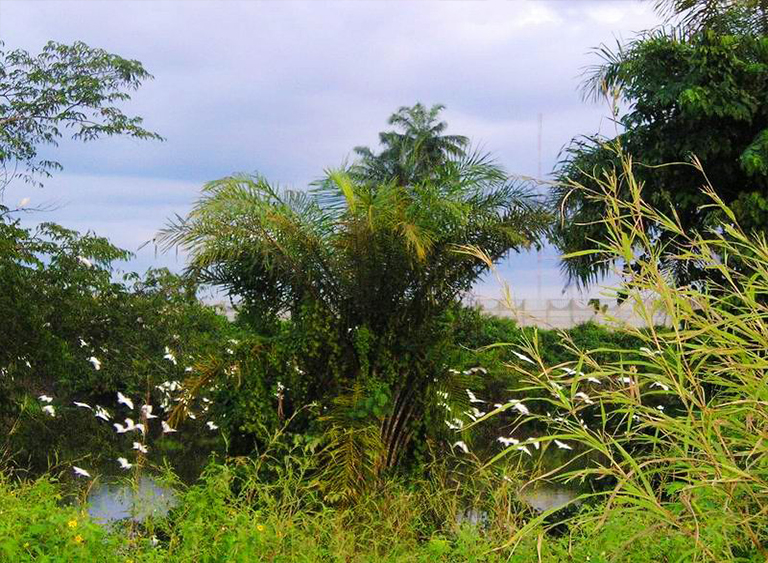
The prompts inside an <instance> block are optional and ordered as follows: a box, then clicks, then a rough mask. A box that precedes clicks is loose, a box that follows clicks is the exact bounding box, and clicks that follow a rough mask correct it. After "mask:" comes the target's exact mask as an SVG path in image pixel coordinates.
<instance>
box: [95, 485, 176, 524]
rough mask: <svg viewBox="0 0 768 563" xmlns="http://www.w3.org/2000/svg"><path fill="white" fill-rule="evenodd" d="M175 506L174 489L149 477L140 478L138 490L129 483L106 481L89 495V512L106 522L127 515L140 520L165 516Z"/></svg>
mask: <svg viewBox="0 0 768 563" xmlns="http://www.w3.org/2000/svg"><path fill="white" fill-rule="evenodd" d="M175 505H176V495H175V494H174V492H173V490H172V489H171V488H169V487H165V486H163V485H160V484H158V483H157V482H156V481H155V480H154V479H152V478H151V477H149V476H142V477H140V478H139V484H138V487H136V489H135V490H134V487H133V486H131V485H129V484H125V483H102V484H97V485H96V486H95V487H94V488H93V489H92V490H91V493H90V495H88V514H89V515H90V516H91V517H92V518H93V519H94V520H95V521H97V522H99V523H102V524H107V523H110V522H115V521H117V520H122V519H124V518H130V519H132V520H135V521H137V522H138V521H141V520H145V519H146V518H148V517H150V516H165V515H166V514H168V511H169V510H170V509H171V508H173V507H174V506H175Z"/></svg>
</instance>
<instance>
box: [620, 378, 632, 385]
mask: <svg viewBox="0 0 768 563" xmlns="http://www.w3.org/2000/svg"><path fill="white" fill-rule="evenodd" d="M619 381H620V382H621V383H625V384H626V385H632V378H631V377H620V378H619Z"/></svg>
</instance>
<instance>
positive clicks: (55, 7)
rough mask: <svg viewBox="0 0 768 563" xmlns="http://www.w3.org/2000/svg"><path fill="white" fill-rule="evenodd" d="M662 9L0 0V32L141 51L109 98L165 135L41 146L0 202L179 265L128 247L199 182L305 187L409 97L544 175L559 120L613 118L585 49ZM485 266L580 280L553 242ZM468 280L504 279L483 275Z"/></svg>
mask: <svg viewBox="0 0 768 563" xmlns="http://www.w3.org/2000/svg"><path fill="white" fill-rule="evenodd" d="M659 23H660V21H659V19H658V17H657V16H656V15H655V14H654V13H653V11H652V3H651V2H647V1H646V2H634V1H628V0H624V1H611V0H602V1H590V0H572V1H568V0H556V1H545V0H537V1H528V0H511V1H505V2H493V1H487V2H482V1H465V2H461V1H425V0H414V1H410V2H409V1H404V0H400V1H383V0H381V1H370V0H369V1H350V0H348V1H343V2H341V1H334V2H330V1H323V0H314V1H309V2H300V1H298V0H291V1H284V2H277V1H267V2H257V1H235V0H219V1H201V0H168V1H154V0H140V1H115V0H110V1H100V0H86V1H77V0H63V1H47V0H0V39H1V40H2V41H4V42H5V49H6V50H11V49H17V48H21V49H25V50H27V51H29V52H31V53H37V52H39V51H40V49H41V48H42V46H43V45H44V44H45V43H46V42H47V41H49V40H54V41H58V42H62V43H72V42H73V41H84V42H85V43H87V44H88V45H90V46H92V47H100V48H103V49H105V50H107V51H109V52H112V53H115V54H118V55H120V56H122V57H124V58H129V59H136V60H139V61H141V62H142V64H143V65H144V67H145V68H146V69H147V70H148V71H149V72H150V73H151V74H152V75H153V76H154V79H153V80H150V81H148V82H146V83H144V84H143V85H142V87H141V88H140V89H139V90H138V91H136V92H132V93H131V97H132V99H131V100H130V101H129V102H127V103H125V104H123V105H122V106H121V107H122V109H123V110H124V111H125V112H126V113H128V114H135V115H140V116H142V117H143V118H144V125H145V126H146V128H148V129H150V130H153V131H156V132H158V133H160V134H161V135H162V136H163V137H165V138H166V140H165V141H164V142H155V141H139V140H134V139H126V138H107V139H100V140H97V141H94V142H89V143H81V142H74V141H71V140H67V139H62V141H61V142H60V144H59V146H58V147H56V148H55V150H51V149H47V150H45V151H44V154H45V155H47V156H51V157H53V158H54V159H55V160H57V161H59V162H60V163H61V164H62V165H63V167H64V170H63V171H62V172H58V173H56V174H55V175H54V177H53V178H51V179H48V180H45V182H44V184H45V185H44V187H43V188H34V187H31V186H29V185H26V184H15V185H12V186H10V187H9V188H8V190H7V191H6V194H5V202H4V203H5V204H6V205H9V206H12V205H13V204H14V203H16V202H17V201H20V200H21V199H22V198H25V197H29V198H30V199H31V203H30V206H49V207H51V209H50V210H49V211H46V212H35V213H29V214H26V215H25V216H24V217H23V221H24V222H25V223H26V224H33V223H35V222H39V221H43V220H44V221H56V222H59V223H61V224H62V225H64V226H66V227H69V228H72V229H75V230H79V231H81V232H85V231H88V230H91V231H95V232H96V233H97V234H99V235H102V236H106V237H108V238H109V239H110V240H111V241H112V242H113V243H114V244H116V245H117V246H120V247H122V248H126V249H128V250H131V251H133V252H135V258H134V259H133V260H132V261H131V262H130V263H129V264H127V265H123V266H122V267H123V268H124V269H128V270H136V271H139V272H143V271H144V270H146V269H147V268H149V267H159V266H167V267H169V268H171V269H174V270H179V271H180V270H181V269H183V267H184V256H183V255H182V254H177V253H173V252H171V253H169V254H158V253H157V252H155V250H154V248H153V247H152V246H151V245H148V246H144V247H143V248H142V249H139V247H140V246H141V245H142V243H144V242H146V241H148V240H150V239H152V237H153V236H154V234H155V233H156V232H157V230H158V229H160V228H162V227H163V225H164V224H165V223H166V221H167V220H168V219H169V218H171V217H173V216H174V215H175V214H180V215H184V214H185V213H186V212H187V211H188V210H189V209H190V207H191V205H192V204H193V202H194V201H195V199H196V198H197V197H198V195H199V193H200V188H201V186H202V185H203V184H204V183H205V182H207V181H210V180H214V179H217V178H221V177H223V176H226V175H229V174H232V173H236V172H258V173H260V174H263V175H264V176H266V177H267V178H269V179H270V180H271V181H272V182H274V183H277V184H280V185H282V186H285V187H290V188H296V189H302V188H305V187H306V186H307V185H308V184H309V183H310V182H311V181H312V180H314V179H316V178H318V177H319V176H321V175H322V173H323V170H324V169H326V168H328V167H335V166H338V165H340V164H342V163H343V162H345V161H349V160H350V159H351V157H352V149H353V147H355V146H358V145H368V146H371V147H375V146H376V142H377V133H378V132H379V131H382V130H385V129H386V128H387V125H386V120H387V117H388V116H389V115H390V114H391V113H393V112H394V111H396V110H397V108H399V107H400V106H403V105H413V104H414V103H416V102H422V103H424V104H427V105H431V104H434V103H441V104H444V105H445V106H446V110H445V111H444V112H443V116H442V117H443V119H444V120H445V121H447V122H448V124H449V128H448V132H449V133H455V134H462V135H466V136H468V137H470V139H472V141H473V144H474V145H476V146H479V147H481V148H483V149H484V150H486V151H489V152H491V153H493V155H494V156H495V157H496V159H497V161H498V162H499V163H500V164H501V165H503V166H504V168H505V169H506V170H507V171H508V172H509V173H511V174H514V175H517V176H520V177H536V176H537V174H538V170H539V168H540V169H541V170H542V175H543V176H545V177H546V176H547V175H548V174H549V173H550V172H551V171H552V169H553V167H554V165H555V163H556V162H557V160H558V155H559V153H560V151H561V149H562V148H563V147H564V146H565V145H567V143H568V142H569V141H570V140H571V139H572V138H574V137H576V136H578V135H583V134H595V133H598V132H601V133H604V134H608V135H610V134H611V132H612V131H613V130H614V125H613V124H612V123H611V121H610V120H609V119H608V116H609V115H610V111H609V107H608V105H607V104H606V103H604V102H593V101H585V100H584V99H583V98H582V96H581V93H580V90H579V86H580V84H581V82H582V80H583V72H584V71H585V69H586V68H587V67H589V66H590V65H594V64H597V63H599V58H598V57H597V56H596V55H595V54H594V53H593V52H592V50H593V49H594V48H595V47H598V46H599V45H600V44H601V43H606V44H608V45H613V46H615V45H616V42H617V41H624V40H628V39H630V38H632V37H633V36H634V35H635V34H636V33H637V32H640V31H642V30H644V29H649V28H651V27H654V26H656V25H658V24H659ZM540 115H541V136H540V139H541V152H540V155H541V158H539V149H538V146H539V116H540ZM498 275H499V277H500V278H501V279H503V280H504V281H505V282H507V283H508V284H509V286H510V288H511V290H512V293H513V295H514V296H515V297H516V298H529V299H537V298H543V299H560V298H565V297H576V296H578V294H577V292H576V290H575V288H573V287H566V279H565V278H564V277H563V276H562V275H561V274H560V271H559V260H558V256H557V252H556V251H555V250H554V249H552V248H548V249H545V250H544V251H543V252H541V253H536V252H535V251H533V252H525V253H521V254H517V255H513V256H511V257H510V258H509V259H507V260H506V261H505V262H504V263H503V264H501V265H500V267H499V270H498ZM475 290H476V292H477V293H478V294H479V295H484V296H494V295H498V293H499V290H500V285H499V282H498V281H497V279H496V278H495V277H494V276H488V277H486V278H484V279H483V280H481V281H480V282H479V283H478V285H477V286H476V288H475ZM594 291H596V290H593V292H594Z"/></svg>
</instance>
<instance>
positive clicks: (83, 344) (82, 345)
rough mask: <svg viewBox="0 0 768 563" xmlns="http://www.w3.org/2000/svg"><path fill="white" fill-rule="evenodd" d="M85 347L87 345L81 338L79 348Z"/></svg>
mask: <svg viewBox="0 0 768 563" xmlns="http://www.w3.org/2000/svg"><path fill="white" fill-rule="evenodd" d="M86 346H88V343H87V342H86V341H85V340H83V339H82V338H81V339H80V348H85V347H86Z"/></svg>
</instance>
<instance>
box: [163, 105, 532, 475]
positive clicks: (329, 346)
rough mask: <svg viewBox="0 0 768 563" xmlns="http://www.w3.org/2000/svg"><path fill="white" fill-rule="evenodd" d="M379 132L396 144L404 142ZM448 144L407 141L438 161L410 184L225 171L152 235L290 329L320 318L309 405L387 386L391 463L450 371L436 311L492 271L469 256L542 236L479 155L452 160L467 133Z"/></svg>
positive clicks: (383, 427)
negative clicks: (293, 184)
mask: <svg viewBox="0 0 768 563" xmlns="http://www.w3.org/2000/svg"><path fill="white" fill-rule="evenodd" d="M433 110H434V111H431V112H427V113H424V114H421V113H419V112H420V111H421V110H419V112H417V113H410V112H398V114H396V115H400V116H401V117H403V119H411V118H413V123H414V128H419V127H422V126H423V125H424V124H425V123H432V121H433V117H434V115H436V111H437V110H435V109H434V108H433ZM415 115H418V116H419V117H418V119H417V118H416V117H414V116H415ZM398 123H399V122H398ZM408 123H411V121H408ZM442 129H443V127H437V128H435V127H434V126H432V127H431V128H430V130H431V131H442ZM383 138H386V139H390V141H391V143H390V145H388V146H389V147H390V148H391V149H392V150H400V149H395V148H394V147H404V146H405V144H397V143H399V141H397V142H396V141H394V140H393V139H395V137H383ZM450 139H452V140H451V141H447V140H445V142H442V141H441V143H439V144H438V143H432V142H431V141H430V142H429V143H423V144H418V143H417V145H418V146H417V147H411V148H409V149H408V150H409V151H414V152H415V153H417V154H420V155H423V157H424V158H425V159H432V160H429V162H439V164H435V165H432V164H430V166H429V167H428V166H427V165H426V164H424V163H422V162H417V163H415V165H414V167H413V169H412V170H409V171H408V175H409V178H410V180H409V182H408V183H407V184H403V183H401V182H399V181H397V179H395V178H389V179H387V180H382V181H374V180H373V179H372V177H373V174H371V176H369V177H367V178H365V179H364V178H361V177H360V168H357V167H355V169H354V170H352V171H350V170H337V171H331V172H329V173H328V174H327V176H326V178H325V179H324V180H323V181H321V182H319V183H318V184H317V185H315V186H314V187H313V189H311V190H310V191H291V190H282V189H279V188H277V187H275V186H273V185H272V184H270V183H269V182H268V181H267V180H266V179H265V178H263V177H260V176H250V175H239V176H231V177H227V178H223V179H221V180H217V181H215V182H211V183H209V184H207V185H206V186H205V187H204V190H203V196H202V198H201V199H200V200H199V201H198V202H197V203H196V205H195V206H194V207H193V209H192V211H191V212H190V214H189V215H188V216H187V217H186V218H181V217H179V218H177V219H176V220H175V221H173V222H171V223H170V224H169V225H168V227H167V228H166V229H164V230H163V231H162V232H161V233H160V235H159V241H160V243H161V245H165V247H166V248H169V247H177V246H178V247H181V248H183V249H184V250H186V251H188V252H189V255H190V260H191V261H190V263H189V271H190V272H191V273H193V274H195V275H196V276H198V277H199V278H200V279H202V280H203V281H205V282H208V283H210V284H214V285H217V286H219V287H222V288H224V289H225V290H227V291H228V292H230V294H233V295H237V296H239V297H240V298H241V299H242V300H244V302H245V303H246V305H247V307H248V308H249V309H250V310H251V311H256V316H260V317H267V316H275V315H285V314H289V315H290V317H291V323H293V324H294V327H295V330H312V329H311V328H309V327H310V325H309V321H306V319H307V318H308V316H307V313H306V311H307V310H308V307H309V310H311V311H312V315H316V314H317V312H318V311H320V312H321V314H322V315H324V318H326V319H327V323H326V325H325V326H329V327H331V328H330V330H332V331H334V332H335V337H334V338H333V339H329V340H328V341H327V342H326V341H319V342H318V343H317V346H318V349H320V350H321V352H318V354H317V355H316V356H317V357H319V358H321V359H322V358H325V359H324V360H321V361H319V363H314V364H313V365H311V366H309V365H307V364H305V367H304V370H303V371H305V372H306V373H307V376H306V377H307V378H309V379H308V381H309V382H308V383H307V385H308V386H309V387H310V388H312V389H313V390H314V391H313V393H315V396H314V397H312V398H310V399H309V400H313V399H318V400H321V401H322V402H323V403H324V404H327V401H328V400H331V399H333V398H335V397H338V396H340V395H342V394H344V393H346V392H348V391H349V390H350V389H352V388H360V386H362V388H364V389H369V388H372V387H377V388H386V389H387V396H388V397H389V402H388V403H387V406H386V409H387V412H386V414H384V415H382V416H379V417H378V418H375V423H376V424H378V425H379V433H380V437H381V443H382V444H383V447H384V457H383V461H382V464H383V465H385V466H389V467H391V466H394V465H396V464H397V462H398V460H399V459H400V457H401V454H402V451H403V450H404V449H406V448H407V446H408V443H409V441H410V440H411V438H412V436H413V432H414V429H415V428H416V423H417V422H418V421H419V420H420V418H421V415H422V413H423V411H424V408H425V406H426V404H427V403H428V391H429V390H430V389H434V386H435V385H436V384H437V382H439V381H441V380H442V379H444V378H445V377H446V376H447V374H446V373H445V371H446V370H445V368H444V366H442V365H441V364H440V362H439V361H438V359H436V357H435V354H434V353H433V351H434V349H435V346H436V344H437V343H438V342H439V341H440V338H441V334H442V333H441V332H440V323H439V319H440V317H441V315H442V314H443V313H444V312H445V311H446V310H447V309H448V308H449V307H451V306H452V305H453V304H454V303H456V301H457V300H458V299H459V297H460V296H461V295H462V294H463V293H464V292H466V291H467V290H469V289H470V287H471V286H472V285H473V283H474V282H475V280H477V279H478V277H479V276H480V275H482V274H483V273H484V272H485V271H486V270H487V267H488V266H487V265H486V264H485V263H483V262H480V261H478V260H477V259H476V258H474V257H472V256H470V255H469V254H468V253H466V252H463V250H466V249H467V248H470V247H471V248H480V249H482V250H483V251H484V252H485V253H486V254H487V256H488V257H489V258H490V259H491V260H493V261H496V260H498V259H499V258H501V257H502V256H503V255H504V254H506V253H507V252H509V251H510V250H517V249H521V248H524V247H527V246H529V245H535V244H538V242H539V240H540V237H541V236H542V233H543V229H544V226H545V224H546V221H547V215H546V214H545V213H544V212H543V211H542V209H541V207H540V206H539V205H538V203H537V202H536V201H535V200H533V199H532V197H531V196H530V195H529V193H528V192H527V191H526V189H524V188H523V187H521V186H518V185H516V184H515V183H514V182H511V181H510V180H509V178H508V176H507V175H506V174H505V173H504V172H503V170H502V169H501V168H500V167H499V166H497V165H496V164H495V163H494V162H493V161H492V160H491V159H490V158H489V157H488V156H487V155H481V154H477V153H472V154H460V155H459V150H458V147H459V143H460V142H461V143H463V141H459V140H457V139H463V137H451V138H450ZM419 147H421V148H419ZM437 147H442V148H439V149H438V148H437ZM449 151H450V152H449ZM385 152H386V151H385ZM451 154H456V155H459V156H457V157H452V156H451ZM392 162H394V160H393V161H392ZM398 162H400V161H398ZM369 170H370V171H373V169H372V168H371V169H369ZM417 170H418V171H419V172H418V173H416V172H415V171H417ZM399 179H402V177H400V178H399ZM313 318H316V317H313ZM305 321H306V322H305ZM317 339H318V340H321V338H320V337H318V338H317ZM330 340H332V341H333V342H331V341H330ZM361 342H362V343H363V344H364V345H363V344H361ZM323 350H324V351H323ZM300 361H305V359H300ZM306 361H308V360H306ZM430 396H431V395H430Z"/></svg>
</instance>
